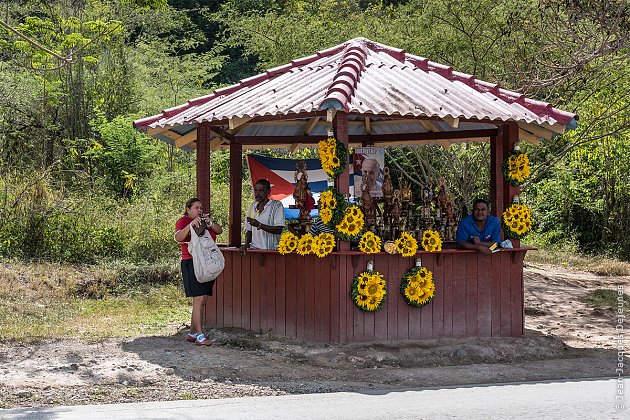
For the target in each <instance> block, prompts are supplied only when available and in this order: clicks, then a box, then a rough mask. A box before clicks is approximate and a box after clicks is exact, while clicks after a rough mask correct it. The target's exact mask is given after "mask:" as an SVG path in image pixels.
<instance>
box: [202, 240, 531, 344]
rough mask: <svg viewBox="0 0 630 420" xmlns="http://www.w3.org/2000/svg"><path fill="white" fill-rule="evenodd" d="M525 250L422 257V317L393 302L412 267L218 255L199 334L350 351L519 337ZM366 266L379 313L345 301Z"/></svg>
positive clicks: (357, 257)
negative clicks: (425, 283) (220, 266)
mask: <svg viewBox="0 0 630 420" xmlns="http://www.w3.org/2000/svg"><path fill="white" fill-rule="evenodd" d="M525 252H526V251H525V250H523V249H515V250H503V251H501V252H498V253H495V254H493V255H490V256H486V255H483V254H480V253H477V252H472V251H449V250H446V251H443V252H440V253H420V254H418V256H419V257H421V258H422V264H423V265H424V266H425V267H427V268H428V269H429V270H431V271H433V275H434V281H435V297H434V299H433V302H431V303H429V304H428V305H426V306H424V307H422V308H415V307H412V306H409V305H407V304H406V303H405V302H404V301H403V299H402V297H401V296H400V291H399V290H400V280H401V277H402V275H403V274H404V273H405V271H407V270H408V269H410V268H411V267H412V266H413V265H414V261H415V259H414V258H403V257H400V256H398V255H389V254H384V253H383V254H378V255H374V256H369V255H366V254H362V253H354V252H347V253H335V254H331V255H329V256H328V257H326V258H323V259H320V258H318V257H316V256H314V255H309V256H306V257H302V256H299V255H296V254H291V255H286V256H283V255H280V254H278V253H277V252H275V251H249V252H247V253H246V254H245V255H240V254H239V252H238V250H236V249H234V248H227V249H224V250H223V255H224V256H225V259H226V268H225V271H224V273H223V274H222V275H221V277H219V278H218V279H217V283H216V285H215V289H214V296H213V297H211V298H210V300H209V302H208V305H207V307H206V325H208V326H211V327H237V328H244V329H247V330H253V331H259V330H260V331H263V332H270V333H271V334H273V335H277V336H284V337H293V338H298V339H303V340H305V341H310V342H321V343H350V342H361V341H384V340H405V339H423V338H440V337H489V336H493V337H495V336H501V337H522V336H523V258H524V257H525ZM368 260H374V268H375V270H378V271H380V272H381V273H383V274H384V275H385V279H386V280H387V292H388V296H387V299H386V301H385V304H384V305H383V308H382V309H381V310H380V311H378V312H376V313H370V312H364V311H362V310H360V309H358V308H356V307H355V306H354V305H353V303H352V301H351V299H350V286H351V284H352V278H353V277H354V275H356V274H358V273H359V272H361V271H362V270H364V269H365V266H366V263H367V261H368Z"/></svg>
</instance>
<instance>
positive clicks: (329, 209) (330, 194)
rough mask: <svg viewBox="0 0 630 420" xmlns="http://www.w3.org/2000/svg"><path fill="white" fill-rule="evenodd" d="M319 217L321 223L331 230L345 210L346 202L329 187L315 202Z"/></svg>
mask: <svg viewBox="0 0 630 420" xmlns="http://www.w3.org/2000/svg"><path fill="white" fill-rule="evenodd" d="M317 206H318V207H319V217H320V219H322V222H323V223H324V224H325V225H326V226H328V227H329V228H331V229H334V228H335V226H336V225H337V224H338V223H339V222H341V219H342V218H343V211H344V210H345V208H346V200H345V199H344V197H343V195H341V193H340V192H339V191H338V190H337V188H335V187H329V188H328V189H327V190H326V191H324V192H322V193H321V194H320V195H319V201H318V202H317Z"/></svg>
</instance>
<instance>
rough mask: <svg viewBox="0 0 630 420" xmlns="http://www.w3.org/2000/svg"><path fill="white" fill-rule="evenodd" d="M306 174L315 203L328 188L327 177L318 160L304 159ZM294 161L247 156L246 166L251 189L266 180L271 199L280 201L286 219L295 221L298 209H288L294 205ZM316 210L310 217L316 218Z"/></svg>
mask: <svg viewBox="0 0 630 420" xmlns="http://www.w3.org/2000/svg"><path fill="white" fill-rule="evenodd" d="M304 161H305V162H306V171H307V173H308V186H309V187H310V188H311V192H312V193H313V198H314V199H315V202H317V201H318V200H319V194H320V193H321V192H322V191H325V190H326V189H327V188H328V175H326V172H324V170H323V169H322V162H321V161H320V160H319V159H305V160H304ZM296 163H297V160H296V159H281V158H272V157H267V156H258V155H247V166H248V167H249V176H250V178H251V182H252V187H253V185H254V183H255V182H256V181H258V180H259V179H268V180H269V182H270V183H271V195H270V196H269V197H271V198H272V199H274V200H280V201H281V202H282V205H283V206H284V216H285V218H286V219H297V217H298V215H299V210H298V209H290V208H289V206H290V205H294V204H295V199H294V198H293V191H294V190H295V184H296V182H295V180H294V179H293V176H294V175H295V165H296ZM317 214H318V213H317V210H316V209H313V210H311V217H315V216H317Z"/></svg>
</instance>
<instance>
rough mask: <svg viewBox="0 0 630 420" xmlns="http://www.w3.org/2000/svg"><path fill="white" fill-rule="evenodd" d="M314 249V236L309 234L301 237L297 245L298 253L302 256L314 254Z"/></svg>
mask: <svg viewBox="0 0 630 420" xmlns="http://www.w3.org/2000/svg"><path fill="white" fill-rule="evenodd" d="M313 251H314V249H313V235H311V234H310V233H307V234H305V235H302V236H301V237H300V240H299V242H298V245H297V253H298V254H300V255H307V254H312V253H313Z"/></svg>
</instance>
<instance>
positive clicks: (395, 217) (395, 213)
mask: <svg viewBox="0 0 630 420" xmlns="http://www.w3.org/2000/svg"><path fill="white" fill-rule="evenodd" d="M401 211H402V207H401V204H400V191H399V190H394V198H393V201H392V206H391V208H390V214H391V220H392V226H393V227H397V228H399V227H400V226H401V225H402V223H401V222H400V215H401Z"/></svg>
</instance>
